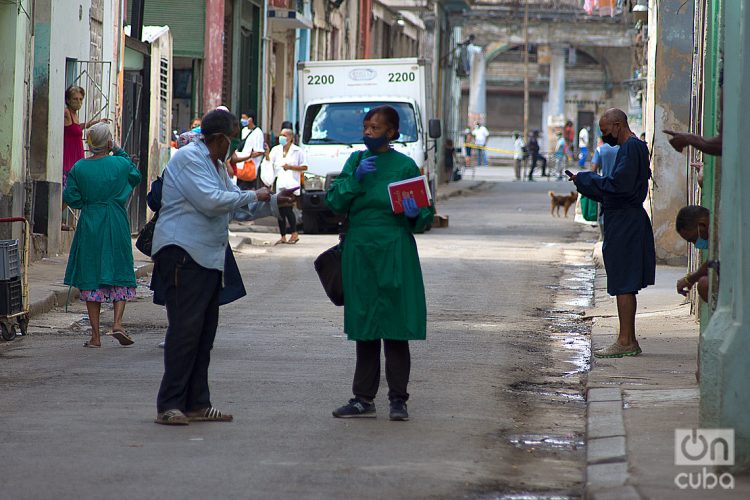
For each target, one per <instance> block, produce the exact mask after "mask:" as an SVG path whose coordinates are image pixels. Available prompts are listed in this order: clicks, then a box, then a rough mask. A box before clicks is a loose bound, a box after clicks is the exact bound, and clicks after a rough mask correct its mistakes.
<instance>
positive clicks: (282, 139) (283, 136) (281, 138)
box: [279, 135, 287, 146]
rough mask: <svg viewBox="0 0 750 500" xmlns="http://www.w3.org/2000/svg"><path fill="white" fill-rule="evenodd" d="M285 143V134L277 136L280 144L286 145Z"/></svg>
mask: <svg viewBox="0 0 750 500" xmlns="http://www.w3.org/2000/svg"><path fill="white" fill-rule="evenodd" d="M286 143H287V138H286V136H285V135H280V136H279V144H281V145H282V146H286Z"/></svg>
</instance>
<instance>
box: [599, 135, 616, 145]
mask: <svg viewBox="0 0 750 500" xmlns="http://www.w3.org/2000/svg"><path fill="white" fill-rule="evenodd" d="M602 140H603V141H604V144H609V145H610V146H612V147H615V146H617V138H616V137H615V136H613V135H612V134H607V135H603V136H602Z"/></svg>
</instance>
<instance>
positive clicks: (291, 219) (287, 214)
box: [279, 207, 297, 237]
mask: <svg viewBox="0 0 750 500" xmlns="http://www.w3.org/2000/svg"><path fill="white" fill-rule="evenodd" d="M287 222H288V223H289V232H290V233H296V232H297V217H295V216H294V208H293V207H279V232H280V233H281V236H282V237H283V236H286V233H287V230H286V228H287Z"/></svg>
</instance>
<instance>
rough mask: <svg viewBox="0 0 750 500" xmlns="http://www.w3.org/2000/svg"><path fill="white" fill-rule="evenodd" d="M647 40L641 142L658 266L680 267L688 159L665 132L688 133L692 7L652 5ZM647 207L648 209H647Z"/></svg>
mask: <svg viewBox="0 0 750 500" xmlns="http://www.w3.org/2000/svg"><path fill="white" fill-rule="evenodd" d="M648 29H649V39H648V97H647V104H646V116H645V120H644V121H645V125H646V137H647V138H648V139H649V141H651V138H652V137H653V156H652V162H651V170H652V172H653V183H652V190H651V193H652V200H651V203H649V200H647V201H646V203H647V209H651V210H652V212H651V217H652V223H653V227H654V240H655V242H656V258H657V260H658V261H659V262H663V263H668V264H673V265H682V264H685V263H686V262H687V246H686V244H685V241H684V240H683V239H682V238H680V236H679V235H678V234H677V232H676V231H675V228H674V218H675V216H676V215H677V212H678V211H679V210H680V208H682V207H683V206H685V205H686V204H687V168H688V165H687V163H688V162H687V157H686V156H685V155H684V154H681V153H678V152H676V151H675V150H674V149H672V147H671V146H670V145H669V136H667V135H666V134H664V132H663V131H664V130H665V129H666V130H679V131H688V130H690V128H689V127H690V93H691V81H692V80H691V79H692V57H693V4H692V2H684V3H679V2H655V1H654V0H651V5H650V18H649V24H648ZM648 205H650V206H648Z"/></svg>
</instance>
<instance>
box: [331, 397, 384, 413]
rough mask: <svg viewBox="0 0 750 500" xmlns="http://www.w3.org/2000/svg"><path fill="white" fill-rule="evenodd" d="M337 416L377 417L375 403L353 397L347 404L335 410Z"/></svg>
mask: <svg viewBox="0 0 750 500" xmlns="http://www.w3.org/2000/svg"><path fill="white" fill-rule="evenodd" d="M333 416H334V417H336V418H375V403H365V402H364V401H362V400H361V399H359V398H352V399H350V400H349V402H348V403H347V404H345V405H344V406H342V407H340V408H336V409H335V410H333Z"/></svg>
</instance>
